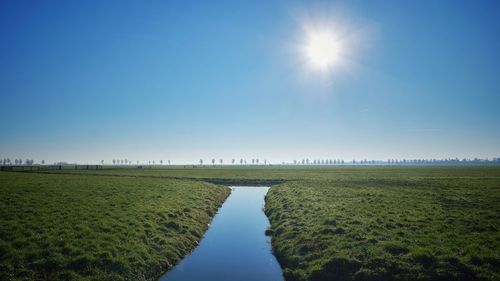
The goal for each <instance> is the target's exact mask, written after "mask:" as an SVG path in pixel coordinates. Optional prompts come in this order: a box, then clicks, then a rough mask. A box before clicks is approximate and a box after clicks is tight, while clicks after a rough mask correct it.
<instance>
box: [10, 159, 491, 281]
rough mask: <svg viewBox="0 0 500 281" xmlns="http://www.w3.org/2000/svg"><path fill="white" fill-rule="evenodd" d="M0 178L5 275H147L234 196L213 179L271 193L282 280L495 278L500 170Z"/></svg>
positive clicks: (106, 172) (153, 171) (243, 170)
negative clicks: (263, 189) (265, 188)
mask: <svg viewBox="0 0 500 281" xmlns="http://www.w3.org/2000/svg"><path fill="white" fill-rule="evenodd" d="M0 180H1V181H0V183H1V185H0V211H1V212H2V214H5V215H2V218H1V219H2V225H1V226H0V228H1V229H0V238H1V242H0V243H1V244H0V272H5V273H2V274H4V275H3V276H1V277H2V278H0V279H3V277H5V276H6V277H12V276H14V277H15V278H13V280H30V278H32V277H35V276H36V277H37V278H38V279H41V280H48V279H56V280H57V279H59V280H69V279H75V278H72V277H75V276H78V277H79V278H80V277H81V278H84V279H83V280H85V278H86V279H87V280H99V279H101V280H109V279H113V280H133V279H134V278H135V279H139V278H136V277H140V278H142V279H143V280H144V279H152V278H153V277H154V276H157V273H158V272H159V271H162V270H166V269H168V268H169V267H170V266H171V265H173V264H175V263H176V262H178V261H179V260H180V259H181V258H182V257H183V256H184V255H186V254H187V253H188V252H189V251H190V250H191V249H192V248H193V247H195V245H196V241H198V240H199V239H200V237H201V236H202V235H203V232H204V230H206V227H207V225H206V224H207V223H208V222H209V221H210V219H211V217H212V216H213V215H214V213H215V211H216V209H217V207H218V206H220V204H221V203H222V202H223V201H224V199H225V198H226V196H227V195H228V189H227V188H224V187H222V186H220V185H214V183H215V184H225V185H228V184H232V185H238V184H240V185H245V184H252V185H253V184H255V185H272V187H271V189H270V190H269V192H268V194H267V196H266V205H265V213H266V214H267V216H268V217H269V219H270V222H271V228H270V229H269V230H268V231H267V232H266V233H267V234H268V235H270V236H271V237H272V247H273V250H274V254H275V255H276V257H277V259H278V261H279V263H280V265H281V267H282V269H283V273H284V275H285V278H286V279H287V280H288V281H313V280H315V281H318V280H500V256H499V253H500V167H498V166H482V167H481V166H460V167H451V166H448V167H446V166H442V167H438V166H435V167H399V166H392V167H376V166H375V167H370V166H365V167H360V166H357V167H353V166H342V167H325V166H318V167H283V166H272V167H263V166H260V167H257V166H243V167H241V166H236V167H235V166H230V167H227V166H224V167H220V166H217V167H205V168H199V167H197V168H193V166H189V167H182V166H181V167H179V166H169V167H153V168H143V169H137V168H130V167H111V168H110V167H108V168H105V169H102V170H74V169H70V168H69V169H63V170H60V171H59V170H51V171H46V172H45V173H6V172H2V173H0ZM61 238H62V239H61ZM47 249H51V250H50V251H49V250H47ZM3 253H6V254H3ZM45 255H47V256H46V257H47V258H45ZM81 258H83V260H84V262H83V263H80V262H79V261H80V260H81ZM82 264H83V266H82ZM49 277H50V278H49ZM131 277H132V278H131ZM7 280H8V279H7Z"/></svg>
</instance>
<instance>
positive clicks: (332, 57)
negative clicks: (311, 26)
mask: <svg viewBox="0 0 500 281" xmlns="http://www.w3.org/2000/svg"><path fill="white" fill-rule="evenodd" d="M305 51H306V56H307V59H308V60H309V62H310V63H311V64H312V65H313V66H315V67H318V68H320V69H328V68H330V67H331V66H332V65H333V64H334V63H335V61H336V60H337V59H338V55H339V44H338V42H337V40H335V37H334V36H333V35H332V34H330V33H328V32H315V33H312V34H310V35H309V38H308V41H307V45H306V48H305Z"/></svg>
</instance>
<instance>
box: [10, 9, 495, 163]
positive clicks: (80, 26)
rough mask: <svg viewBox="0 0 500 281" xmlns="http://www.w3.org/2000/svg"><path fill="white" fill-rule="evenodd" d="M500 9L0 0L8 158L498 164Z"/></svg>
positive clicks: (36, 159) (180, 161) (89, 160)
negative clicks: (323, 32) (323, 66)
mask: <svg viewBox="0 0 500 281" xmlns="http://www.w3.org/2000/svg"><path fill="white" fill-rule="evenodd" d="M498 3H499V2H498V1H382V2H381V1H345V2H314V4H311V1H304V2H292V1H193V2H189V3H188V1H147V2H144V1H2V2H1V3H0V35H1V36H0V97H1V99H0V118H1V123H0V131H1V138H0V158H4V157H10V158H18V157H22V158H23V159H25V158H27V157H30V158H34V159H35V161H40V160H41V159H44V160H46V161H49V162H53V161H59V160H64V161H71V162H73V161H77V162H81V163H85V162H96V161H99V160H101V159H104V160H106V161H107V162H109V161H110V160H111V159H114V158H120V159H122V158H128V159H129V160H133V161H135V160H141V161H144V160H157V161H158V160H159V159H163V160H166V159H171V160H172V161H174V162H175V163H183V162H195V161H198V159H199V158H204V159H205V160H206V161H207V160H208V159H211V158H213V157H216V158H221V157H222V158H224V159H226V161H228V160H229V159H231V158H241V157H245V158H257V157H258V158H260V159H264V158H266V159H268V160H270V161H275V162H277V161H279V162H281V161H282V160H284V161H291V160H293V159H301V158H305V157H309V158H311V159H313V158H322V159H325V158H331V159H337V158H343V159H353V158H355V159H364V158H368V159H384V160H385V159H387V158H443V157H459V158H462V157H498V156H500V16H499V14H500V4H498ZM308 22H315V23H320V24H324V23H325V22H327V23H328V24H329V23H334V25H338V26H339V27H340V28H341V29H342V30H343V32H344V33H346V34H345V36H347V37H349V38H354V39H353V40H350V41H349V43H348V44H346V45H345V46H344V51H345V53H346V58H345V61H346V62H347V63H345V64H344V65H342V67H341V66H340V65H339V66H338V67H337V68H335V67H336V66H332V68H333V69H335V70H334V71H332V72H331V73H327V74H324V73H319V72H315V71H314V70H311V69H307V67H306V66H304V63H303V58H302V57H301V56H303V54H301V53H300V52H298V51H297V48H298V47H300V46H297V45H298V44H299V45H300V42H301V40H302V38H303V37H304V34H303V33H304V30H303V26H304V25H307V24H308Z"/></svg>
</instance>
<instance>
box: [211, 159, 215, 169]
mask: <svg viewBox="0 0 500 281" xmlns="http://www.w3.org/2000/svg"><path fill="white" fill-rule="evenodd" d="M212 166H214V167H215V158H212Z"/></svg>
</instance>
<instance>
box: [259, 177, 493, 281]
mask: <svg viewBox="0 0 500 281" xmlns="http://www.w3.org/2000/svg"><path fill="white" fill-rule="evenodd" d="M499 175H500V170H499V169H498V168H485V169H482V170H481V169H470V170H467V169H463V168H434V169H427V168H426V169H421V168H413V169H412V168H404V169H401V170H399V171H392V173H388V171H387V170H383V169H380V170H373V169H371V170H365V171H363V170H362V169H359V170H357V171H351V173H350V174H349V173H344V174H343V175H342V176H338V177H332V178H330V179H320V180H309V181H294V182H288V183H285V184H282V185H279V186H275V187H273V188H271V189H270V191H269V193H268V195H267V197H266V208H265V212H266V214H267V215H268V217H269V218H270V221H271V225H272V231H271V232H272V233H273V237H272V244H273V249H274V251H275V254H276V256H277V258H278V260H279V262H280V264H281V265H282V267H283V269H284V274H285V277H286V279H287V280H301V281H302V280H500V177H499Z"/></svg>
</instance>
